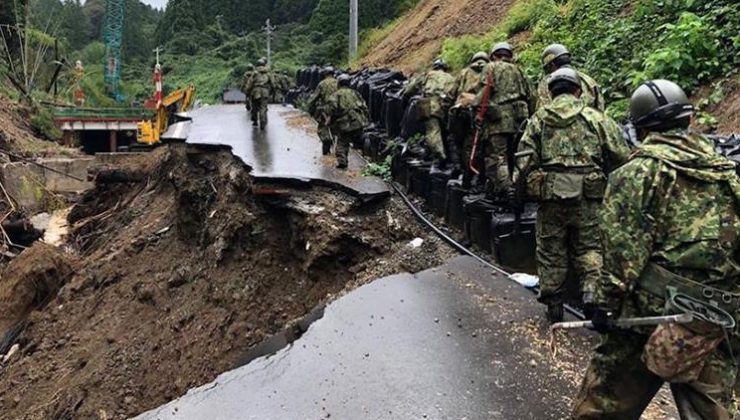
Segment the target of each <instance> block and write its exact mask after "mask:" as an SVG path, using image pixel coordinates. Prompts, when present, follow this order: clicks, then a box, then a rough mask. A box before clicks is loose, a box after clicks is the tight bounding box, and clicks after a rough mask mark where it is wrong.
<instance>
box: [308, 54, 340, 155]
mask: <svg viewBox="0 0 740 420" xmlns="http://www.w3.org/2000/svg"><path fill="white" fill-rule="evenodd" d="M321 76H322V77H323V78H324V79H323V80H322V81H321V82H320V83H319V85H318V86H317V87H316V90H315V91H314V93H313V95H311V97H310V98H309V99H308V112H309V113H310V114H311V116H313V118H314V119H315V120H316V122H317V123H318V125H319V138H320V139H321V145H322V152H323V154H324V155H328V154H329V153H330V152H331V146H332V144H333V143H334V138H333V136H332V133H331V129H330V128H329V123H328V122H329V115H330V114H329V110H328V105H329V99H330V98H331V97H332V96H333V95H334V94H335V93H336V92H337V90H339V85H338V84H337V79H335V78H334V67H331V66H328V67H324V68H323V69H321Z"/></svg>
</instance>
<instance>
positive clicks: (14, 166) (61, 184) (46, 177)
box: [0, 153, 140, 214]
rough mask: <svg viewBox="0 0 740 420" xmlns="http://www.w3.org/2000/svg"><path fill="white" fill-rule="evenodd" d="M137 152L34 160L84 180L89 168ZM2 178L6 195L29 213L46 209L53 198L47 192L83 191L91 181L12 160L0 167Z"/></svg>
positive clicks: (130, 157) (119, 160) (127, 159)
mask: <svg viewBox="0 0 740 420" xmlns="http://www.w3.org/2000/svg"><path fill="white" fill-rule="evenodd" d="M139 155H140V154H138V153H104V154H100V155H96V156H85V157H79V158H50V159H41V160H39V161H38V162H39V163H41V164H42V165H44V166H48V167H49V168H52V169H54V170H57V171H59V172H62V173H63V174H68V175H71V176H74V177H76V178H79V179H83V180H86V179H87V170H88V168H90V167H94V166H99V165H103V164H107V165H115V164H117V163H123V162H130V161H131V160H135V159H137V157H138V156H139ZM0 180H2V182H3V185H4V186H5V189H6V190H7V191H8V194H10V196H11V197H12V198H13V199H14V200H15V201H16V203H17V204H18V205H20V206H21V207H23V208H24V209H25V210H26V211H27V212H28V213H29V214H35V213H39V212H43V211H47V210H50V208H49V207H50V206H52V204H53V202H54V199H53V197H51V195H50V194H49V193H50V192H51V193H54V194H75V193H83V192H85V191H86V190H88V189H90V188H92V187H93V186H94V184H93V183H92V182H87V181H84V182H83V181H77V180H75V179H72V178H70V177H68V176H65V175H62V174H59V173H56V172H54V171H51V170H48V169H44V168H42V167H40V166H38V165H33V164H30V163H26V162H13V163H7V164H5V165H2V166H0Z"/></svg>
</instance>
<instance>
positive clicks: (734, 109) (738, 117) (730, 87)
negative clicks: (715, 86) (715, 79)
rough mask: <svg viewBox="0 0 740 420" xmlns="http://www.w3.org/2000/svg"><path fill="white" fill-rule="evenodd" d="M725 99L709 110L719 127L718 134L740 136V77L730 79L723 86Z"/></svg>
mask: <svg viewBox="0 0 740 420" xmlns="http://www.w3.org/2000/svg"><path fill="white" fill-rule="evenodd" d="M722 88H723V90H724V93H725V95H724V98H723V99H722V100H721V101H720V102H719V103H718V104H716V105H713V106H711V107H709V109H707V111H708V112H709V113H711V114H712V115H713V116H714V117H715V118H717V120H718V122H719V125H718V126H717V130H716V132H717V133H719V134H732V133H739V134H740V75H735V77H733V78H730V79H728V80H727V81H726V82H725V83H724V84H723V86H722Z"/></svg>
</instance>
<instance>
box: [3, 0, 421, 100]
mask: <svg viewBox="0 0 740 420" xmlns="http://www.w3.org/2000/svg"><path fill="white" fill-rule="evenodd" d="M10 1H12V2H18V4H20V5H21V6H23V5H24V4H25V3H24V0H10ZM29 1H30V3H29V13H30V20H31V24H32V25H33V26H34V28H35V30H36V31H37V33H38V34H40V35H41V34H46V35H45V36H48V37H49V39H50V40H51V42H52V43H53V42H54V40H55V39H56V40H58V42H59V51H58V52H59V54H60V58H64V59H66V63H67V64H66V65H65V67H64V69H63V71H62V73H61V77H60V83H59V86H60V90H61V99H63V100H66V101H69V102H71V101H72V97H73V92H74V74H73V66H74V63H75V61H77V60H80V61H82V63H83V64H84V66H85V76H84V78H83V80H82V82H81V84H82V86H83V88H84V90H85V93H86V96H87V105H90V106H116V105H128V104H130V102H132V101H143V100H145V99H146V98H147V97H150V96H151V95H152V94H153V85H152V71H153V67H154V64H155V58H154V53H153V49H154V48H156V47H158V46H161V47H164V53H163V54H162V56H161V62H162V64H163V68H164V71H165V78H164V79H165V91H169V90H173V89H176V88H178V87H183V86H185V85H187V84H189V83H193V84H195V86H196V89H197V91H198V93H197V97H198V99H200V100H202V101H204V102H214V101H216V100H217V99H218V98H219V97H220V94H221V92H222V90H223V89H224V88H225V87H228V86H237V85H238V84H239V82H240V79H241V75H242V74H243V73H244V71H245V69H246V65H247V64H248V63H250V62H252V63H253V62H255V61H256V60H257V59H259V58H260V57H263V56H265V55H266V37H265V34H264V33H263V32H262V27H263V26H264V24H265V21H266V20H267V19H268V18H269V19H271V23H272V24H273V25H275V26H276V27H277V29H276V31H275V33H274V34H273V41H272V50H273V56H272V61H273V67H274V68H276V69H277V70H285V71H289V72H293V71H295V70H296V69H298V68H300V67H303V66H306V65H309V64H314V63H318V64H324V63H334V64H342V63H345V62H346V59H347V50H348V37H347V32H348V24H349V23H348V20H349V16H348V14H349V4H348V1H346V0H170V1H169V2H168V5H167V8H166V9H165V10H164V11H158V10H155V9H153V8H151V7H149V6H146V5H145V4H143V3H141V2H140V1H139V0H126V16H125V19H124V26H125V27H124V35H123V46H122V47H123V52H122V61H123V67H122V69H123V70H122V71H123V75H122V79H123V80H122V85H121V89H122V93H123V96H124V97H125V98H126V101H125V102H126V103H125V104H116V103H115V102H114V101H113V100H111V99H109V98H108V97H107V96H106V95H105V94H104V85H103V70H104V68H103V63H104V58H105V46H104V45H103V43H102V39H103V36H102V35H103V27H102V26H103V22H104V16H105V0H86V1H82V0H29ZM417 2H418V0H361V1H360V2H359V5H360V16H361V21H360V27H361V29H362V30H363V34H367V33H368V32H367V31H368V30H369V29H371V28H374V27H377V26H382V25H384V24H386V23H387V22H388V21H390V20H392V19H394V18H396V17H397V16H398V15H399V14H401V13H403V12H405V11H406V10H408V9H409V8H410V7H412V6H414V5H415V4H416V3H417ZM0 3H1V4H2V5H7V2H6V1H0ZM20 9H23V7H20ZM8 14H9V12H8V10H7V6H0V19H2V16H4V15H8ZM13 15H14V14H13ZM6 21H7V18H6ZM53 54H54V52H49V53H48V56H47V57H46V59H45V60H44V61H45V62H47V63H49V64H48V65H47V66H46V67H47V68H46V69H44V70H42V72H43V73H44V74H43V76H44V77H43V78H42V79H43V80H42V81H41V83H40V84H41V85H45V84H47V83H48V80H50V78H51V75H52V74H53V72H54V66H53V65H52V58H53V57H52V55H53Z"/></svg>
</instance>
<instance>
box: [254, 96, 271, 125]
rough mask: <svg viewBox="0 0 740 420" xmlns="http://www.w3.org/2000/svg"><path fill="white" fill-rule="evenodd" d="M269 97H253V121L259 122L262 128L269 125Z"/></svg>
mask: <svg viewBox="0 0 740 420" xmlns="http://www.w3.org/2000/svg"><path fill="white" fill-rule="evenodd" d="M268 102H269V100H268V98H260V99H252V122H255V123H256V122H259V125H260V127H261V128H263V129H264V128H265V127H267V104H268Z"/></svg>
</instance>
